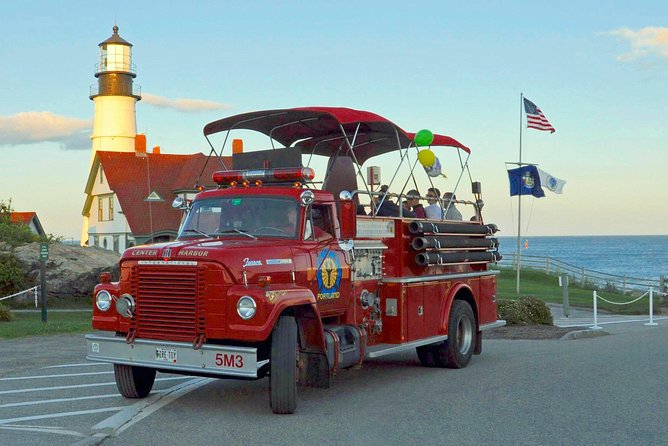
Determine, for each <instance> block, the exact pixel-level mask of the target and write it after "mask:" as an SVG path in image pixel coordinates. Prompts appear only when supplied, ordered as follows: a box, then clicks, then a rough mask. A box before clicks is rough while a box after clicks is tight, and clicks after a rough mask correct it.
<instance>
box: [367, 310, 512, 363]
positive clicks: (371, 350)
mask: <svg viewBox="0 0 668 446" xmlns="http://www.w3.org/2000/svg"><path fill="white" fill-rule="evenodd" d="M504 325H506V321H505V320H503V319H499V320H497V321H496V322H491V323H489V324H484V325H481V326H480V331H484V330H490V329H492V328H497V327H503V326H504ZM447 340H448V335H442V336H432V337H431V338H426V339H419V340H417V341H411V342H406V343H405V344H378V345H373V346H371V347H367V349H366V355H365V356H364V357H365V358H366V359H373V358H380V357H381V356H385V355H391V354H393V353H398V352H403V351H405V350H411V349H414V348H415V347H421V346H423V345H428V344H435V343H437V342H442V341H447Z"/></svg>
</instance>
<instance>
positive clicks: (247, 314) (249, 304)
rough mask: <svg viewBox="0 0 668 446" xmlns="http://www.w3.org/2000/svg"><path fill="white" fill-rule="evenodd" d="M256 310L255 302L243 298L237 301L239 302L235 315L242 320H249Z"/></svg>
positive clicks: (251, 299) (249, 298) (250, 298)
mask: <svg viewBox="0 0 668 446" xmlns="http://www.w3.org/2000/svg"><path fill="white" fill-rule="evenodd" d="M256 309H257V305H255V301H254V300H253V298H252V297H250V296H243V297H242V298H241V299H239V302H237V313H239V316H240V317H241V319H243V320H246V319H250V318H252V317H253V316H255V310H256Z"/></svg>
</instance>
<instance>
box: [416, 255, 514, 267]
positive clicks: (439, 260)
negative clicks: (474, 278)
mask: <svg viewBox="0 0 668 446" xmlns="http://www.w3.org/2000/svg"><path fill="white" fill-rule="evenodd" d="M499 260H501V254H500V253H499V252H498V251H492V252H421V253H419V254H417V255H416V256H415V263H417V264H418V265H420V266H427V265H445V264H448V263H473V262H498V261H499Z"/></svg>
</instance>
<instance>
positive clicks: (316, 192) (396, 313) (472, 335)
mask: <svg viewBox="0 0 668 446" xmlns="http://www.w3.org/2000/svg"><path fill="white" fill-rule="evenodd" d="M237 130H243V131H246V132H248V131H255V132H259V133H261V134H264V135H266V136H269V138H270V143H271V149H270V150H263V151H255V152H253V151H251V152H245V153H243V152H242V153H238V154H237V155H234V160H233V166H231V168H230V166H224V167H223V168H222V169H221V170H220V171H217V172H216V173H215V174H214V176H213V180H214V181H215V183H217V185H218V187H217V188H211V189H209V190H203V191H202V192H200V193H198V194H197V195H196V196H195V197H194V199H193V200H192V201H187V202H184V201H183V200H179V199H178V198H177V200H175V207H179V208H181V209H182V210H183V211H185V216H184V219H183V223H182V225H181V228H180V229H179V235H178V238H177V239H176V240H175V241H173V242H168V243H161V244H155V245H146V246H136V247H133V248H130V249H128V250H127V251H125V253H124V254H123V256H122V258H121V261H120V278H119V280H118V282H112V281H111V278H110V276H109V274H107V273H103V274H102V275H101V280H100V282H101V283H100V284H98V285H97V286H96V287H95V290H94V295H95V303H94V309H93V310H94V313H93V328H94V329H97V330H103V331H106V332H108V333H104V334H89V335H87V336H86V339H87V358H88V359H89V360H94V361H105V362H110V363H113V364H114V372H115V377H116V383H117V386H118V389H119V391H120V393H121V394H122V395H123V396H125V397H127V398H143V397H146V396H147V395H148V394H149V392H150V391H151V389H152V386H153V382H154V379H155V375H156V371H160V372H167V373H179V374H186V375H197V376H212V377H226V378H230V377H231V378H240V379H259V378H263V377H267V376H268V377H269V379H270V405H271V408H272V410H273V411H274V412H275V413H293V412H294V411H295V408H296V406H297V388H298V385H307V386H315V387H323V388H326V387H329V386H330V381H331V379H332V377H333V376H334V374H335V373H336V371H337V370H339V369H343V368H347V367H351V366H354V365H358V364H362V363H363V362H364V361H365V360H367V359H370V358H378V357H380V356H383V355H387V354H391V353H396V352H400V351H404V350H408V349H416V350H417V356H418V358H419V361H420V363H421V364H422V365H424V366H427V367H448V368H463V367H465V366H466V365H467V364H468V363H469V360H470V359H471V356H472V355H473V354H479V353H480V352H481V350H482V331H483V330H485V329H488V328H492V327H495V326H499V325H503V324H504V321H500V320H497V307H496V271H494V270H492V269H490V268H489V265H490V263H493V262H496V261H497V260H498V259H500V256H499V254H498V242H497V240H496V239H495V238H494V233H495V232H496V230H497V229H496V226H495V225H493V224H486V223H484V221H483V218H482V212H481V209H482V204H483V203H482V199H481V194H480V184H479V183H472V184H473V191H472V194H473V196H474V200H471V201H465V200H460V201H458V202H457V203H458V204H462V205H463V206H466V205H469V206H470V209H472V210H473V212H474V216H473V218H472V219H471V220H465V221H451V220H444V219H441V220H429V219H420V218H408V217H404V216H403V213H404V211H403V210H402V207H401V202H399V206H395V209H396V208H398V209H399V214H400V215H399V216H391V217H381V216H378V215H377V214H378V213H379V212H378V209H380V208H382V206H383V202H385V201H387V200H392V199H393V198H394V199H396V198H399V199H401V198H404V197H405V191H404V190H403V189H406V185H407V184H408V179H412V178H414V175H417V174H418V173H421V174H422V175H423V176H425V172H423V171H422V169H421V167H420V168H418V169H416V166H418V167H419V164H418V163H417V160H415V154H416V153H417V152H418V150H420V147H417V146H416V144H415V142H414V139H415V135H414V134H412V133H408V132H405V131H403V130H402V129H401V128H400V127H398V126H397V125H395V124H393V123H392V122H390V121H388V120H387V119H385V118H383V117H381V116H378V115H376V114H374V113H370V112H364V111H357V110H352V109H346V108H325V107H309V108H297V109H285V110H269V111H259V112H251V113H245V114H241V115H237V116H232V117H228V118H224V119H221V120H219V121H215V122H212V123H210V124H208V125H206V126H205V128H204V134H205V137H206V138H207V140H208V141H209V144H210V145H211V150H212V154H215V155H216V156H219V155H220V154H222V152H223V148H224V147H225V145H226V144H225V143H226V142H227V141H228V139H229V135H230V132H231V131H237ZM213 135H217V137H220V138H221V139H222V138H224V140H225V142H223V144H222V147H221V149H220V153H219V152H218V151H217V149H216V147H217V144H213V143H212V142H211V138H212V137H213ZM237 141H238V140H237ZM439 146H449V147H454V148H455V150H453V149H440V148H439V150H442V151H447V152H450V153H457V154H458V156H459V163H460V166H461V167H462V174H463V173H464V171H465V170H467V169H468V155H469V154H470V151H469V149H468V148H467V147H465V146H464V145H462V144H461V143H459V142H458V141H456V140H455V139H453V138H450V137H447V136H443V135H434V138H433V141H432V142H431V147H432V148H437V147H439ZM390 152H396V153H398V155H399V156H398V164H399V167H398V168H397V172H399V171H401V169H403V170H405V171H406V172H408V176H407V179H406V182H405V183H403V188H402V187H401V186H402V185H400V186H399V189H402V190H401V191H400V192H398V191H397V192H395V195H394V197H393V196H392V194H391V192H390V191H389V190H384V191H382V192H378V190H376V191H374V190H373V181H371V183H372V186H371V188H370V187H369V185H368V181H362V183H364V185H363V187H362V188H361V189H358V182H357V180H358V178H360V177H362V178H363V179H364V175H363V174H362V165H363V164H364V163H365V162H366V161H367V160H368V159H370V158H372V157H374V156H377V155H381V154H389V153H390ZM305 155H306V156H305ZM312 155H321V156H325V157H328V165H327V169H326V170H327V171H326V175H325V177H324V181H323V182H322V183H316V182H315V171H314V169H313V168H311V167H308V166H306V167H305V166H304V165H303V163H302V160H303V159H310V156H312ZM411 157H413V160H415V161H414V162H412V164H411V161H410V159H411ZM218 159H219V160H220V159H221V158H218ZM258 164H259V165H258ZM395 177H396V178H398V175H397V173H395V174H394V177H393V180H394V178H395ZM461 178H462V175H460V176H459V179H460V180H461ZM428 179H429V180H431V177H429V178H428ZM457 181H458V182H459V180H457ZM390 186H391V185H390ZM439 203H440V206H441V207H442V208H443V211H445V210H446V208H447V207H448V206H450V205H451V203H450V202H443V201H439ZM362 209H364V215H362V212H361V211H362ZM177 211H178V210H175V212H177ZM443 215H446V212H443Z"/></svg>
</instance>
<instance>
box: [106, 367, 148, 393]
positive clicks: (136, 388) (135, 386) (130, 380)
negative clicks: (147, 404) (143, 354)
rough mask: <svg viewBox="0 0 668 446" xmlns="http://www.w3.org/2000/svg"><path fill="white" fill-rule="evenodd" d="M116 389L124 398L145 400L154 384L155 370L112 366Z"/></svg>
mask: <svg viewBox="0 0 668 446" xmlns="http://www.w3.org/2000/svg"><path fill="white" fill-rule="evenodd" d="M114 377H115V378H116V387H118V391H119V392H120V393H121V395H123V396H124V397H125V398H146V397H147V396H148V394H149V393H151V389H152V388H153V383H154V382H155V369H150V368H147V367H137V366H134V365H126V364H114Z"/></svg>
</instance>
